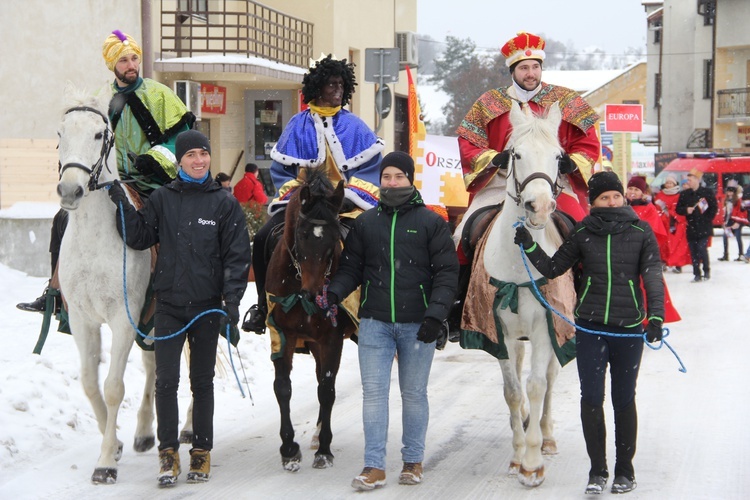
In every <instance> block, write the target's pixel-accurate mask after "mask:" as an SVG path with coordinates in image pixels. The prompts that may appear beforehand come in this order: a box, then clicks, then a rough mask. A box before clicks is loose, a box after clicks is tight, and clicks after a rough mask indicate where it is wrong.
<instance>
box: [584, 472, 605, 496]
mask: <svg viewBox="0 0 750 500" xmlns="http://www.w3.org/2000/svg"><path fill="white" fill-rule="evenodd" d="M605 486H607V478H606V477H604V476H596V475H594V474H592V475H590V476H589V484H587V485H586V491H585V494H586V495H601V494H602V491H604V488H605Z"/></svg>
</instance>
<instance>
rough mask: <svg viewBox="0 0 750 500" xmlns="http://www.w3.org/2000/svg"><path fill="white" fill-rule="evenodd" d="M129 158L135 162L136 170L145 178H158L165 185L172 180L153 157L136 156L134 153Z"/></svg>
mask: <svg viewBox="0 0 750 500" xmlns="http://www.w3.org/2000/svg"><path fill="white" fill-rule="evenodd" d="M128 158H129V159H130V161H132V162H133V166H134V167H135V169H136V170H137V171H138V172H139V173H140V174H141V175H143V176H144V177H156V178H157V179H159V180H160V181H162V182H163V183H167V182H169V181H171V180H172V178H171V177H170V176H169V174H167V173H166V172H165V171H164V169H163V168H162V166H161V165H159V162H158V161H156V160H155V159H154V157H153V156H151V155H147V154H142V155H138V156H136V155H134V154H133V153H128Z"/></svg>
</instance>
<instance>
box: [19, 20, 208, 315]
mask: <svg viewBox="0 0 750 500" xmlns="http://www.w3.org/2000/svg"><path fill="white" fill-rule="evenodd" d="M142 53H143V52H142V50H141V48H140V47H139V46H138V44H137V43H136V41H135V40H133V38H132V37H131V36H130V35H127V34H125V33H123V32H122V31H120V30H115V31H113V32H112V34H110V35H109V36H108V37H107V38H106V40H104V44H103V46H102V55H103V57H104V62H105V64H106V65H107V67H108V68H109V69H110V70H111V71H112V72H114V74H115V80H114V82H113V83H112V93H113V96H112V100H111V101H110V105H109V108H110V109H109V120H110V125H111V127H112V130H113V131H114V136H115V145H114V149H115V154H116V155H117V170H118V171H119V172H120V178H121V179H122V180H126V181H131V182H130V184H129V185H130V186H131V187H132V188H134V189H135V190H136V191H137V192H138V194H139V195H141V198H144V199H145V198H147V197H148V195H149V194H151V192H152V191H153V190H154V189H156V188H158V187H160V186H162V185H164V184H166V183H167V182H169V181H171V180H172V179H174V178H175V176H176V175H177V169H176V166H175V163H176V161H175V155H174V151H175V146H174V144H175V140H176V138H177V134H179V133H180V132H183V131H185V130H189V129H190V128H191V127H192V126H193V123H194V122H195V116H194V115H193V114H192V113H191V112H190V111H188V110H187V108H186V107H185V104H183V102H182V101H181V100H180V98H179V97H177V95H176V94H175V93H174V92H173V91H172V89H170V88H169V87H167V86H165V85H162V84H161V83H159V82H157V81H154V80H151V79H150V78H141V76H140V66H141V56H142ZM67 223H68V217H67V212H65V211H64V210H60V212H58V214H57V215H56V216H55V218H54V219H53V221H52V235H51V238H50V254H51V261H52V273H53V276H54V274H55V267H56V265H57V256H58V255H59V253H60V242H61V241H62V236H63V234H64V233H65V226H66V225H67ZM52 281H53V282H54V281H55V280H54V279H53V280H52ZM46 299H47V290H46V289H45V291H44V293H43V294H42V295H41V296H39V297H38V298H37V299H36V300H34V301H32V302H22V303H20V304H17V305H16V307H17V308H18V309H21V310H23V311H30V312H41V313H43V312H44V311H45V309H46Z"/></svg>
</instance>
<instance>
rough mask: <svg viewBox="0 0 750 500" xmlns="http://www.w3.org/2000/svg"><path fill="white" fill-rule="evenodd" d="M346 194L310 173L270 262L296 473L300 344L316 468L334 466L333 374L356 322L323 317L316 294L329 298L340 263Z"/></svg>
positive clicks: (281, 393)
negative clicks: (313, 411) (309, 388)
mask: <svg viewBox="0 0 750 500" xmlns="http://www.w3.org/2000/svg"><path fill="white" fill-rule="evenodd" d="M343 199H344V184H343V181H341V182H339V184H338V185H337V186H336V188H335V189H334V188H333V186H332V184H331V182H330V181H329V180H328V179H327V178H326V177H325V175H324V174H320V173H317V172H315V171H308V172H307V176H306V182H305V183H304V184H303V185H302V186H301V187H300V188H299V189H298V190H297V193H295V194H294V195H293V197H292V199H291V200H290V201H289V205H288V206H287V209H286V219H285V223H284V233H283V235H282V238H281V240H280V241H279V242H278V244H277V245H276V247H275V249H274V251H273V254H272V256H271V261H270V262H269V264H268V279H267V282H266V291H267V292H268V302H269V315H268V318H267V324H268V327H269V329H270V330H271V337H272V350H273V354H272V357H271V358H272V360H273V363H274V368H275V371H276V378H275V380H274V385H273V388H274V392H275V394H276V400H277V401H278V403H279V410H280V412H281V432H280V434H281V440H282V444H281V448H280V451H281V463H282V465H283V466H284V468H285V469H286V470H288V471H291V472H295V471H297V470H299V467H300V460H301V458H302V453H301V452H300V447H299V444H297V443H296V442H295V441H294V427H293V426H292V420H291V416H290V406H289V402H290V399H291V396H292V383H291V380H290V378H289V374H290V372H291V371H292V357H293V356H294V352H295V349H296V348H297V347H300V346H303V347H305V348H307V349H308V350H309V351H310V352H311V353H312V355H313V356H314V358H315V373H316V376H317V379H318V402H319V403H320V410H319V413H318V422H317V424H318V425H317V431H316V436H317V438H318V441H319V446H318V450H317V451H316V453H315V459H314V460H313V467H314V468H316V469H323V468H326V467H331V466H332V465H333V454H332V453H331V438H332V437H333V434H332V433H331V410H332V408H333V402H334V400H335V399H336V389H335V384H336V375H337V373H338V371H339V363H340V361H341V349H342V347H343V342H344V338H345V337H346V336H350V335H351V334H353V333H354V332H355V331H356V328H357V327H356V324H355V323H354V321H353V320H352V319H351V318H350V317H349V316H348V315H347V314H346V313H345V312H343V311H342V312H341V313H340V314H338V315H335V316H326V315H324V314H323V313H322V312H321V310H320V309H318V308H317V307H316V306H315V298H316V297H324V296H325V294H324V293H323V292H324V286H325V284H326V282H327V280H328V277H329V276H330V275H332V274H333V273H335V272H336V269H337V268H338V263H339V257H340V255H341V246H342V245H341V230H340V226H339V220H338V211H339V209H340V208H341V204H342V202H343ZM314 441H315V438H314ZM313 444H314V443H313Z"/></svg>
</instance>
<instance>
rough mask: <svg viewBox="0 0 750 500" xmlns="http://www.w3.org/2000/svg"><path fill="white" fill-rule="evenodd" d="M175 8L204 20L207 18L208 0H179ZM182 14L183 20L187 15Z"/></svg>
mask: <svg viewBox="0 0 750 500" xmlns="http://www.w3.org/2000/svg"><path fill="white" fill-rule="evenodd" d="M177 10H178V11H180V12H182V13H184V14H188V15H189V16H192V17H196V18H198V19H202V20H204V21H206V20H207V19H208V0H179V2H178V4H177ZM184 14H183V15H182V16H181V17H182V19H181V20H182V21H183V22H184V21H185V20H186V19H187V17H188V16H185V15H184Z"/></svg>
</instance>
